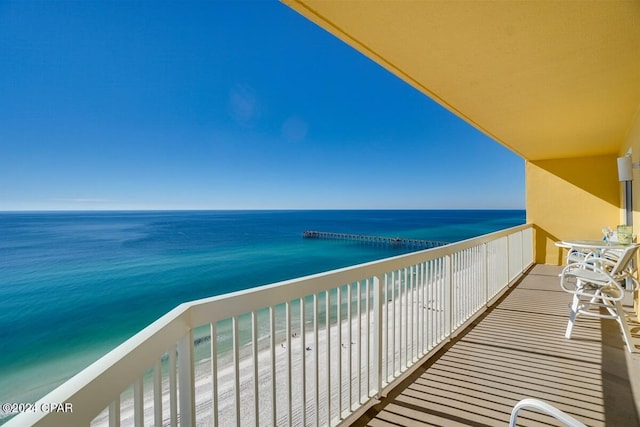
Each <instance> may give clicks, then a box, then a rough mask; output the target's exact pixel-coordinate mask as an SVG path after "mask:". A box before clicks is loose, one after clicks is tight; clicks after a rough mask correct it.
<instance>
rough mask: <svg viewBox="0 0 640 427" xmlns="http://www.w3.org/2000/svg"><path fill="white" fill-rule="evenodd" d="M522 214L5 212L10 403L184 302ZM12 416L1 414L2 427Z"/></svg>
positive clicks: (3, 306) (5, 392)
mask: <svg viewBox="0 0 640 427" xmlns="http://www.w3.org/2000/svg"><path fill="white" fill-rule="evenodd" d="M524 222H525V212H524V211H522V210H398V211H391V210H361V211H348V210H340V211H148V212H142V211H135V212H123V211H109V212H15V213H14V212H0V343H2V344H1V346H2V347H1V351H0V402H32V401H35V400H36V399H38V398H40V397H42V396H44V395H45V394H46V393H47V392H49V391H51V390H52V389H53V388H55V387H56V386H58V385H59V384H61V383H62V382H64V381H65V380H67V379H68V378H70V377H71V376H73V375H74V374H75V373H77V372H79V371H80V370H81V369H83V368H84V367H86V366H87V365H89V364H90V363H92V362H93V361H95V360H96V359H98V358H99V357H100V356H102V355H103V354H104V353H106V352H108V351H109V350H111V349H112V348H114V347H115V346H117V345H118V344H120V343H121V342H123V341H124V340H126V339H127V338H129V337H130V336H132V335H133V334H135V333H136V332H138V331H139V330H140V329H142V328H144V327H145V326H147V325H148V324H150V323H151V322H153V321H154V320H155V319H157V318H158V317H160V316H161V315H163V314H164V313H166V312H167V311H169V310H171V309H172V308H174V307H175V306H177V305H178V304H180V303H182V302H185V301H189V300H194V299H198V298H203V297H209V296H213V295H219V294H224V293H227V292H231V291H236V290H240V289H247V288H251V287H255V286H260V285H264V284H269V283H274V282H278V281H281V280H286V279H291V278H294V277H299V276H305V275H309V274H314V273H318V272H322V271H328V270H333V269H336V268H341V267H345V266H349V265H354V264H359V263H363V262H368V261H373V260H376V259H382V258H388V257H391V256H396V255H399V254H402V253H405V252H408V251H409V249H407V248H401V247H395V248H394V247H386V246H374V245H367V244H362V243H356V242H348V241H338V240H316V239H303V238H302V233H303V231H305V230H317V231H331V232H338V233H351V234H367V235H376V236H385V237H401V238H408V239H426V240H436V241H445V242H456V241H460V240H464V239H468V238H471V237H475V236H479V235H482V234H486V233H490V232H492V231H497V230H501V229H504V228H508V227H512V226H515V225H519V224H523V223H524ZM2 417H3V414H0V424H2Z"/></svg>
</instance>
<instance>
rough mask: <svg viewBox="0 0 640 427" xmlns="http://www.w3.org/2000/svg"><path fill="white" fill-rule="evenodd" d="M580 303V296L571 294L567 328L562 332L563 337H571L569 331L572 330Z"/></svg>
mask: <svg viewBox="0 0 640 427" xmlns="http://www.w3.org/2000/svg"><path fill="white" fill-rule="evenodd" d="M579 305H580V297H578V295H574V296H573V302H572V303H571V312H570V313H569V323H567V330H566V331H565V333H564V337H565V338H571V331H573V324H574V323H575V321H576V317H577V316H578V306H579Z"/></svg>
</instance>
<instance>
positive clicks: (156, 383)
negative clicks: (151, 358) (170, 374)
mask: <svg viewBox="0 0 640 427" xmlns="http://www.w3.org/2000/svg"><path fill="white" fill-rule="evenodd" d="M153 424H154V425H157V426H161V425H162V360H160V359H158V360H156V363H155V365H154V366H153Z"/></svg>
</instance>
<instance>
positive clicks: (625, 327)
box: [615, 301, 635, 353]
mask: <svg viewBox="0 0 640 427" xmlns="http://www.w3.org/2000/svg"><path fill="white" fill-rule="evenodd" d="M615 304H616V309H617V311H618V313H617V318H616V321H617V322H618V323H619V324H620V329H622V335H623V337H624V342H625V344H627V350H628V351H629V353H633V352H634V350H635V348H634V347H632V346H631V330H630V329H629V324H628V323H627V320H626V319H625V318H624V309H623V308H622V302H621V301H616V302H615Z"/></svg>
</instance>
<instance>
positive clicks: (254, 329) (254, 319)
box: [251, 311, 260, 426]
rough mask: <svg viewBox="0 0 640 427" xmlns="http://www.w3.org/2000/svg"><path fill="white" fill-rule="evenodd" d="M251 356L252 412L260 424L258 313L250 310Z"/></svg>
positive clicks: (257, 423)
mask: <svg viewBox="0 0 640 427" xmlns="http://www.w3.org/2000/svg"><path fill="white" fill-rule="evenodd" d="M251 357H252V358H253V412H254V414H255V419H254V421H255V425H256V426H258V425H259V424H260V399H259V390H258V379H259V378H258V368H259V367H258V313H257V312H255V311H252V312H251Z"/></svg>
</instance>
